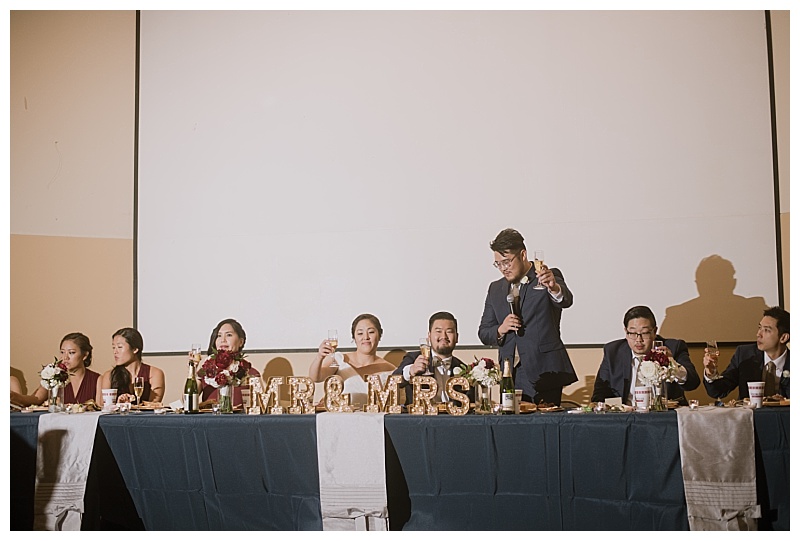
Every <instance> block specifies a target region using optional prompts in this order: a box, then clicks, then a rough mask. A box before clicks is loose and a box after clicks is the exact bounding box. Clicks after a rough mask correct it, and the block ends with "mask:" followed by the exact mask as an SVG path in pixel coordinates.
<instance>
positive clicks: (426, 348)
mask: <svg viewBox="0 0 800 541" xmlns="http://www.w3.org/2000/svg"><path fill="white" fill-rule="evenodd" d="M419 353H420V355H422V358H423V359H425V360H426V361H428V367H427V368H426V369H425V375H430V374H433V370H431V364H430V359H431V344H430V342H428V338H427V337H425V338H420V339H419Z"/></svg>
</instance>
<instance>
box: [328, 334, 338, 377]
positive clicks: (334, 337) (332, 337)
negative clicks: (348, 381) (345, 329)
mask: <svg viewBox="0 0 800 541" xmlns="http://www.w3.org/2000/svg"><path fill="white" fill-rule="evenodd" d="M328 345H329V346H330V347H332V348H333V353H332V355H333V361H332V362H331V364H330V367H331V368H339V363H338V361H337V360H336V348H337V347H339V332H338V331H337V330H336V329H328Z"/></svg>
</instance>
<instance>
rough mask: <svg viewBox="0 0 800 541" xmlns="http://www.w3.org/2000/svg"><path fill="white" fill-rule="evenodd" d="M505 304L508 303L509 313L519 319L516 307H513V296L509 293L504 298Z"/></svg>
mask: <svg viewBox="0 0 800 541" xmlns="http://www.w3.org/2000/svg"><path fill="white" fill-rule="evenodd" d="M506 302H508V307H509V308H511V313H512V314H514V315H515V316H517V317H519V314H518V313H517V307H516V306H515V305H514V295H512V294H511V293H509V294H508V296H506Z"/></svg>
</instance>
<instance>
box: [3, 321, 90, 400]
mask: <svg viewBox="0 0 800 541" xmlns="http://www.w3.org/2000/svg"><path fill="white" fill-rule="evenodd" d="M60 360H61V362H63V363H64V364H65V365H66V366H67V373H68V374H69V381H68V382H67V385H66V386H65V387H64V403H65V404H83V403H84V402H86V401H87V400H90V399H93V398H96V394H97V392H96V391H97V382H98V380H99V378H100V374H98V373H97V372H95V371H93V370H89V366H91V364H92V344H91V343H89V338H88V337H87V336H86V335H85V334H82V333H79V332H74V333H70V334H68V335H66V336H65V337H64V338H62V339H61V355H60ZM47 394H48V393H47V389H45V388H44V387H42V386H41V385H39V388H38V389H36V390H35V391H34V393H33V394H32V395H22V394H20V393H15V392H13V391H12V392H11V402H12V403H14V404H18V405H20V406H31V405H35V406H38V405H40V404H42V402H44V401H45V399H47Z"/></svg>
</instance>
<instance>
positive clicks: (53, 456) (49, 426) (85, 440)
mask: <svg viewBox="0 0 800 541" xmlns="http://www.w3.org/2000/svg"><path fill="white" fill-rule="evenodd" d="M100 415H102V414H101V413H100V412H91V413H89V412H87V413H80V414H72V415H70V414H67V413H47V414H44V415H42V416H41V417H39V441H38V444H37V450H36V489H35V494H34V500H33V513H34V517H33V529H34V530H80V529H81V518H82V516H83V495H84V493H85V492H86V478H87V475H88V473H89V463H90V462H91V460H92V450H93V449H94V435H95V432H96V431H97V419H98V418H99V417H100Z"/></svg>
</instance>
